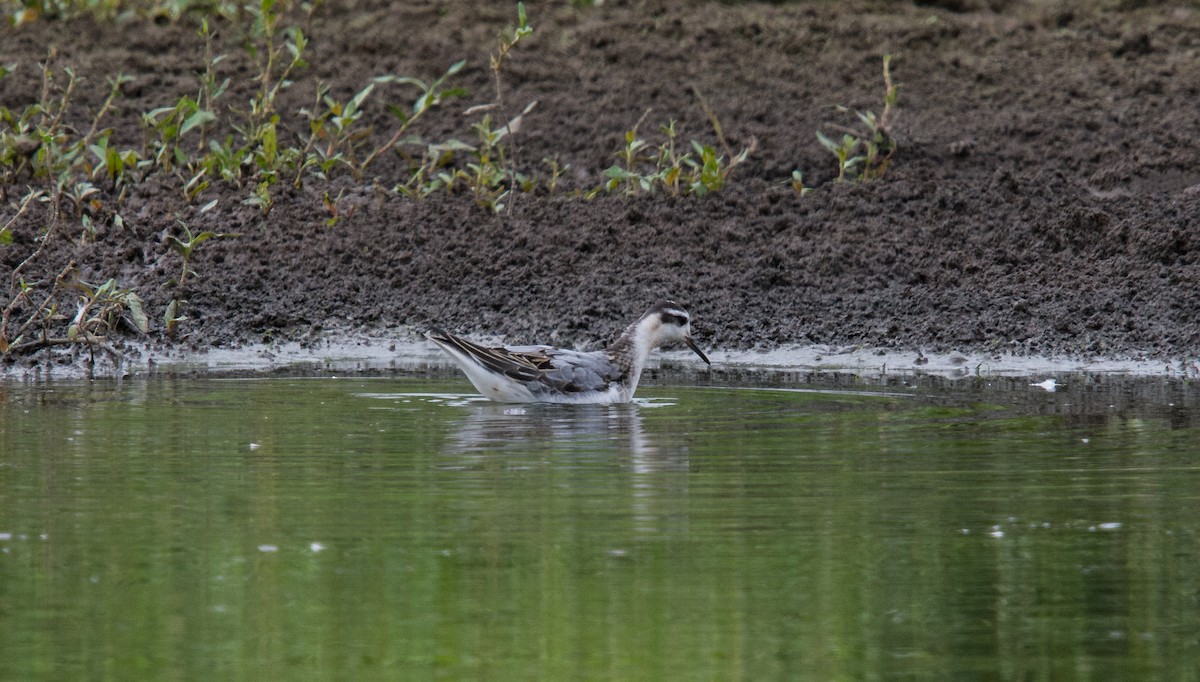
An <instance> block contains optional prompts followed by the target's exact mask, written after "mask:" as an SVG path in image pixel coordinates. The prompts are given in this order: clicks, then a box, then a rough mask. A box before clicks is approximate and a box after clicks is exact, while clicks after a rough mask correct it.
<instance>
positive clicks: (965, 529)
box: [959, 528, 971, 535]
mask: <svg viewBox="0 0 1200 682" xmlns="http://www.w3.org/2000/svg"><path fill="white" fill-rule="evenodd" d="M959 532H960V533H962V534H963V535H970V534H971V529H970V528H963V529H962V530H960V531H959Z"/></svg>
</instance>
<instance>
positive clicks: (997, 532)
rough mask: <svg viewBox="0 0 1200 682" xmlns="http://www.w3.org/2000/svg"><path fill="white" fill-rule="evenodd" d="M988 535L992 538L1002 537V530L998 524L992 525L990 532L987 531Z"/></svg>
mask: <svg viewBox="0 0 1200 682" xmlns="http://www.w3.org/2000/svg"><path fill="white" fill-rule="evenodd" d="M988 535H991V536H992V537H994V538H1002V537H1004V531H1002V530H1000V526H992V532H990V533H988Z"/></svg>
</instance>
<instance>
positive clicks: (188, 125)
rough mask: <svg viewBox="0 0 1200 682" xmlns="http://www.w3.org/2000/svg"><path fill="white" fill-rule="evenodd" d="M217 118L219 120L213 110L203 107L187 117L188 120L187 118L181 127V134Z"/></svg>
mask: <svg viewBox="0 0 1200 682" xmlns="http://www.w3.org/2000/svg"><path fill="white" fill-rule="evenodd" d="M215 120H217V115H216V114H214V113H213V112H211V111H207V110H205V109H201V110H200V111H197V112H196V113H194V114H192V115H191V116H188V117H187V120H185V121H184V122H183V125H182V126H180V127H179V134H180V135H184V134H186V133H187V131H189V130H191V129H192V128H195V127H196V126H202V125H205V124H207V123H212V122H213V121H215Z"/></svg>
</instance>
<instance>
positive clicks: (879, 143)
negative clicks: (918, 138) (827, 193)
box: [817, 54, 898, 182]
mask: <svg viewBox="0 0 1200 682" xmlns="http://www.w3.org/2000/svg"><path fill="white" fill-rule="evenodd" d="M891 63H892V55H890V54H889V55H884V57H883V82H884V86H885V90H884V94H883V111H882V113H880V114H879V115H878V116H876V115H875V112H873V111H858V110H853V111H854V114H855V115H856V116H857V117H858V120H859V122H860V123H862V125H863V126H864V127H865V129H866V130H865V132H862V131H858V130H852V129H842V136H841V138H840V139H832V138H830V137H829V136H827V135H825V133H823V132H822V131H820V130H818V131H817V140H818V141H819V142H820V143H821V146H823V147H825V149H827V150H829V152H830V153H831V154H833V155H834V157H836V158H837V160H838V177H837V179H838V181H839V182H844V181H846V180H877V179H879V178H881V177H883V174H884V173H886V172H887V169H888V166H889V165H890V164H891V161H892V156H893V155H894V154H895V153H896V149H897V145H896V140H895V138H894V137H892V134H891V127H890V124H891V118H892V115H893V113H894V111H895V107H896V98H897V95H898V90H897V87H896V85H895V83H894V82H893V81H892V72H891ZM837 109H838V111H841V112H849V111H851V109H849V108H848V107H844V106H842V105H840V104H839V105H837ZM860 166H861V170H857V169H858V168H859V167H860Z"/></svg>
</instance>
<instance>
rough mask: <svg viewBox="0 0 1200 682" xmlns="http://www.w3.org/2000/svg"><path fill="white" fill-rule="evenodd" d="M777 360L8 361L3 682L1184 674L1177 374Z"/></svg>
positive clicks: (1191, 433) (1, 496) (1190, 494)
mask: <svg viewBox="0 0 1200 682" xmlns="http://www.w3.org/2000/svg"><path fill="white" fill-rule="evenodd" d="M809 378H810V379H813V377H809ZM814 380H815V379H814ZM775 383H777V384H780V386H778V387H774V388H767V387H758V388H755V387H729V386H724V387H718V386H695V387H684V386H660V387H649V386H646V387H643V388H642V389H641V391H640V392H639V401H638V403H636V404H633V405H625V406H611V407H600V406H552V405H534V406H511V405H507V406H506V405H498V404H494V403H488V402H483V401H480V400H478V399H475V398H473V397H471V395H470V386H469V385H468V384H466V383H465V382H464V381H461V380H457V379H455V380H441V379H437V380H431V379H404V378H397V379H342V380H337V379H255V380H196V379H187V380H179V379H152V380H145V381H128V382H124V383H117V382H92V383H47V384H14V383H9V384H0V679H6V680H7V679H14V680H15V679H121V680H137V679H147V680H162V679H206V680H207V679H280V680H284V679H286V680H304V679H314V680H315V679H356V680H370V679H380V680H383V679H387V680H394V679H414V678H415V679H486V680H504V679H513V680H532V679H544V680H563V679H620V680H663V679H673V680H684V679H720V680H735V679H746V680H765V679H789V680H795V679H813V680H831V679H855V680H858V679H939V678H940V679H1013V678H1020V679H1047V680H1059V679H1133V678H1138V679H1147V678H1161V679H1195V678H1196V671H1197V670H1198V669H1200V572H1198V571H1197V570H1196V567H1197V566H1198V565H1200V551H1198V550H1200V454H1197V453H1198V452H1200V448H1198V447H1197V442H1198V441H1200V438H1198V436H1200V433H1198V432H1197V424H1198V423H1200V407H1198V403H1200V401H1198V400H1197V397H1196V389H1195V388H1194V387H1192V386H1190V385H1188V384H1185V383H1182V382H1171V381H1168V380H1164V379H1155V380H1128V381H1122V380H1120V379H1119V378H1107V379H1103V378H1102V379H1095V378H1087V377H1074V378H1070V379H1068V380H1066V381H1063V383H1060V384H1059V386H1058V387H1057V389H1058V390H1056V391H1054V392H1048V391H1046V390H1044V388H1043V387H1038V386H1030V385H1029V384H1030V383H1034V381H1030V380H1021V379H1005V380H987V379H967V380H963V381H959V382H955V383H952V382H948V381H940V382H939V381H932V383H929V381H926V383H922V382H921V381H917V380H911V379H895V380H889V381H885V382H871V383H876V384H878V383H884V384H886V385H883V386H881V385H869V386H868V385H865V384H866V383H868V382H863V381H862V380H861V379H859V378H855V377H846V376H841V377H837V378H833V379H828V378H826V379H820V380H819V381H818V383H815V384H808V385H807V388H809V389H813V390H791V389H795V388H796V387H797V386H799V384H797V383H796V382H795V381H792V380H791V379H790V378H789V379H787V380H781V381H776V382H775Z"/></svg>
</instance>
